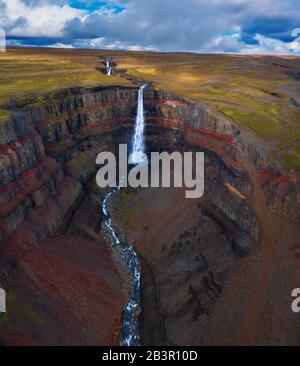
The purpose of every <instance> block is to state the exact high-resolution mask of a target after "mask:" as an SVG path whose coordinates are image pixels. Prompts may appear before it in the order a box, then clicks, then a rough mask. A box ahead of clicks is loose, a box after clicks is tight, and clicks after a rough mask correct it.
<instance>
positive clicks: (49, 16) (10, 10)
mask: <svg viewBox="0 0 300 366" xmlns="http://www.w3.org/2000/svg"><path fill="white" fill-rule="evenodd" d="M2 4H4V6H3V7H2V9H3V10H2V11H1V17H0V19H1V22H2V24H3V25H2V26H3V27H4V28H8V33H10V34H12V35H14V36H21V37H23V36H26V37H43V36H44V37H61V36H63V28H64V26H65V23H66V22H67V21H68V20H71V19H74V18H75V17H76V16H82V15H83V14H84V12H83V11H82V10H79V9H75V8H72V7H70V6H69V5H63V6H59V5H50V4H48V3H47V2H41V3H40V4H38V5H36V6H31V5H30V4H25V3H24V2H23V1H21V0H3V1H2Z"/></svg>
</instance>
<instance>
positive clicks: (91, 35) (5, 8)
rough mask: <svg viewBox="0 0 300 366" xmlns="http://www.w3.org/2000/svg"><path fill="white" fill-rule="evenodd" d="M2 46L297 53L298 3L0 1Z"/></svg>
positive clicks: (254, 0)
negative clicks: (3, 42)
mask: <svg viewBox="0 0 300 366" xmlns="http://www.w3.org/2000/svg"><path fill="white" fill-rule="evenodd" d="M0 28H2V29H4V31H5V33H6V41H7V44H8V45H30V46H47V47H66V48H92V49H110V50H145V51H163V52H170V51H188V52H203V53H243V54H251V53H263V54H265V53H267V54H295V55H300V0H106V1H90V0H87V1H83V0H69V1H62V0H53V1H50V0H0Z"/></svg>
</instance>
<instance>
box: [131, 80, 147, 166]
mask: <svg viewBox="0 0 300 366" xmlns="http://www.w3.org/2000/svg"><path fill="white" fill-rule="evenodd" d="M146 86H147V84H144V85H142V86H141V87H140V89H139V95H138V109H137V115H136V120H135V126H134V135H133V141H132V155H131V162H132V163H133V164H139V163H142V162H143V154H144V152H145V138H144V130H145V116H144V89H145V88H146Z"/></svg>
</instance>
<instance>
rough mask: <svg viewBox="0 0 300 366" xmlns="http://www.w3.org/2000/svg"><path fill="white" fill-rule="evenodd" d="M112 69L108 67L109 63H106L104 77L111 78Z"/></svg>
mask: <svg viewBox="0 0 300 366" xmlns="http://www.w3.org/2000/svg"><path fill="white" fill-rule="evenodd" d="M111 73H112V68H111V66H110V62H109V61H106V75H108V76H111Z"/></svg>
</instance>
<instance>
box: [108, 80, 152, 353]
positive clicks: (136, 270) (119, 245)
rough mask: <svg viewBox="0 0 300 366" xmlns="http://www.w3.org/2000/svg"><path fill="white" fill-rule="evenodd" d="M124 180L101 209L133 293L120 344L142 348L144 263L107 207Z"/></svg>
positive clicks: (136, 147) (137, 144)
mask: <svg viewBox="0 0 300 366" xmlns="http://www.w3.org/2000/svg"><path fill="white" fill-rule="evenodd" d="M145 87H146V85H142V86H141V87H140V89H139V94H138V110H137V117H136V122H135V129H134V135H133V151H132V156H134V157H135V159H134V160H133V159H132V161H133V162H134V163H136V164H137V163H140V162H142V160H141V158H140V157H141V153H144V149H145V146H144V123H145V120H144V105H143V91H144V89H145ZM123 178H124V177H122V178H121V180H120V183H119V186H118V187H117V188H114V189H112V190H111V191H109V192H108V193H107V194H106V195H105V196H104V199H103V201H102V204H101V207H102V212H103V216H104V228H105V234H106V236H107V238H108V242H109V244H110V246H111V247H112V248H113V250H114V251H115V252H117V253H118V254H119V255H120V256H121V258H122V261H123V263H124V265H125V266H126V268H127V270H128V274H129V277H130V281H131V284H132V290H131V295H130V299H129V301H128V303H127V305H126V308H125V310H124V315H123V324H122V331H121V343H122V344H123V345H124V346H140V322H139V315H140V312H141V305H140V301H141V264H140V260H139V257H138V255H137V253H136V252H135V250H134V248H133V247H132V245H130V244H128V243H125V242H123V241H122V240H121V239H120V238H119V236H118V233H117V232H116V230H115V228H114V226H113V222H112V218H111V216H110V213H109V209H108V204H109V201H110V199H111V198H112V196H113V195H115V194H116V193H118V192H120V190H121V185H122V184H121V181H122V179H123Z"/></svg>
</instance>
